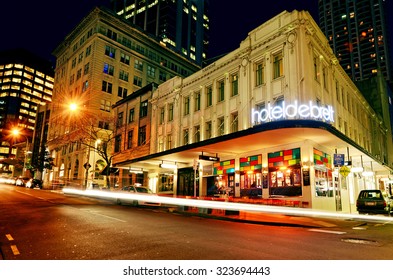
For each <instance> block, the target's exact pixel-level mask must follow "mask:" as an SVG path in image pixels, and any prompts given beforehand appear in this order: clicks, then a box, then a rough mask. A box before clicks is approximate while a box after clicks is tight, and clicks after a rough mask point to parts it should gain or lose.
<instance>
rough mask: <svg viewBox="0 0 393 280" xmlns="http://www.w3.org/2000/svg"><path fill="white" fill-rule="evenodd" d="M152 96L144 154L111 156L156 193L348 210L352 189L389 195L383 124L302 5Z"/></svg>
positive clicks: (389, 166)
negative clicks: (137, 173) (124, 157)
mask: <svg viewBox="0 0 393 280" xmlns="http://www.w3.org/2000/svg"><path fill="white" fill-rule="evenodd" d="M150 102H151V114H152V116H151V135H150V139H149V141H150V154H149V155H146V156H141V157H139V158H134V157H130V158H129V159H128V160H122V161H116V162H114V163H113V164H114V166H115V167H119V168H123V169H124V168H129V169H130V170H131V169H133V170H140V171H142V172H144V173H146V176H148V183H147V184H148V185H149V187H150V188H151V189H153V190H155V191H156V192H158V193H169V194H173V195H174V196H182V195H184V196H198V197H204V198H209V197H223V198H225V199H227V200H230V201H238V200H240V201H241V200H244V199H249V198H253V199H254V200H253V201H254V202H259V203H265V204H280V205H291V206H300V207H308V208H313V209H324V210H333V211H345V212H354V211H356V206H355V202H356V197H357V194H358V192H359V191H360V190H361V189H366V188H381V189H385V190H387V191H389V192H391V186H392V184H391V182H392V181H391V180H392V178H393V176H392V163H391V162H388V161H385V159H386V157H384V156H381V155H388V154H392V152H393V151H391V150H389V147H390V146H389V145H387V143H386V142H387V135H386V131H387V130H386V124H385V123H384V122H383V120H382V119H381V118H380V117H378V115H377V114H376V113H375V111H374V110H373V109H372V108H371V106H370V105H369V104H368V103H367V101H366V99H365V98H364V96H363V95H362V94H361V92H359V89H358V88H357V87H356V86H355V84H354V83H353V81H352V80H351V79H350V78H349V77H348V75H347V74H346V73H345V71H344V69H343V68H342V67H341V66H340V65H339V63H338V60H337V58H336V56H335V55H334V54H333V51H332V49H331V48H330V47H329V42H328V40H327V39H326V37H325V36H324V34H323V33H322V31H321V30H320V29H319V27H318V25H317V24H316V23H315V21H314V20H313V18H312V17H311V16H310V14H309V13H308V12H306V11H296V10H295V11H293V12H287V11H284V12H282V13H281V14H279V15H277V16H276V17H274V18H272V19H271V20H269V21H267V22H265V23H264V24H262V25H261V26H259V27H258V28H256V29H254V30H252V31H250V32H249V34H248V36H247V37H246V38H245V39H244V40H243V41H242V42H240V45H239V48H238V49H236V50H234V51H233V52H231V53H230V54H228V55H226V56H224V57H222V58H221V59H219V60H217V61H216V62H214V63H213V64H211V65H209V66H207V67H205V68H203V69H202V70H200V71H198V72H196V73H194V74H192V75H190V76H188V77H186V78H181V77H174V78H172V79H170V80H168V81H166V82H165V83H162V84H160V85H159V86H158V88H157V89H156V90H154V91H153V92H152V97H151V99H150ZM116 113H117V115H118V116H119V114H122V113H123V114H125V111H124V110H123V111H122V110H117V112H116ZM119 152H120V151H119ZM121 152H122V153H126V152H127V151H126V149H124V150H122V151H121ZM217 187H218V188H219V191H217V190H216V189H215V188H217Z"/></svg>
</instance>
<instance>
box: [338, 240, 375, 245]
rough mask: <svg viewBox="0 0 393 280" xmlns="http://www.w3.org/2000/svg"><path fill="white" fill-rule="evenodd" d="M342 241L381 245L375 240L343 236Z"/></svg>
mask: <svg viewBox="0 0 393 280" xmlns="http://www.w3.org/2000/svg"><path fill="white" fill-rule="evenodd" d="M341 241H343V242H347V243H354V244H365V245H379V244H378V242H377V241H375V240H367V239H360V238H342V239H341Z"/></svg>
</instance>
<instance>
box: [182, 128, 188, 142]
mask: <svg viewBox="0 0 393 280" xmlns="http://www.w3.org/2000/svg"><path fill="white" fill-rule="evenodd" d="M188 138H189V131H188V128H186V129H184V130H183V145H187V144H188Z"/></svg>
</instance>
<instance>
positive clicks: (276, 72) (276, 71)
mask: <svg viewBox="0 0 393 280" xmlns="http://www.w3.org/2000/svg"><path fill="white" fill-rule="evenodd" d="M283 74H284V69H283V61H282V54H281V53H279V54H276V55H274V56H273V78H274V79H277V78H279V77H281V76H283Z"/></svg>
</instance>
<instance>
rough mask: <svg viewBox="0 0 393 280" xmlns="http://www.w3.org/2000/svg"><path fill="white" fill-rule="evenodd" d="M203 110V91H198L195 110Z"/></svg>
mask: <svg viewBox="0 0 393 280" xmlns="http://www.w3.org/2000/svg"><path fill="white" fill-rule="evenodd" d="M199 110H201V93H200V92H199V91H198V92H196V93H195V111H199Z"/></svg>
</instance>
